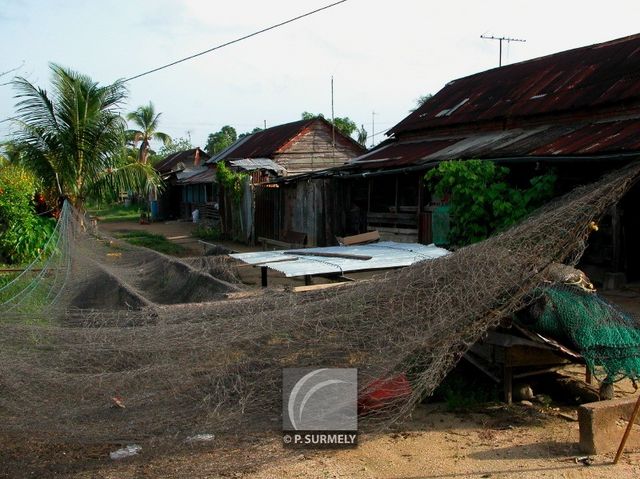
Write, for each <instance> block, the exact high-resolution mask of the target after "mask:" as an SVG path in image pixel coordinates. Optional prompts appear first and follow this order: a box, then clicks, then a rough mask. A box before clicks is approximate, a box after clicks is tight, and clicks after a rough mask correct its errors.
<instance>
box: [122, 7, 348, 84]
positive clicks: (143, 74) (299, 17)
mask: <svg viewBox="0 0 640 479" xmlns="http://www.w3.org/2000/svg"><path fill="white" fill-rule="evenodd" d="M346 1H347V0H340V1H339V2H334V3H331V4H329V5H325V6H324V7H320V8H317V9H316V10H312V11H310V12H307V13H303V14H302V15H298V16H297V17H293V18H290V19H289V20H285V21H284V22H280V23H276V24H275V25H271V26H270V27H266V28H263V29H262V30H258V31H257V32H253V33H250V34H249V35H245V36H243V37H240V38H236V39H235V40H231V41H229V42H226V43H222V44H221V45H218V46H215V47H213V48H209V49H208V50H204V51H202V52H199V53H195V54H193V55H190V56H188V57H185V58H181V59H180V60H176V61H174V62H171V63H167V64H166V65H162V66H160V67H158V68H154V69H153V70H148V71H146V72H144V73H140V74H139V75H134V76H132V77H129V78H125V80H124V81H125V82H128V81H131V80H135V79H136V78H140V77H143V76H145V75H149V74H150V73H155V72H157V71H160V70H164V69H165V68H169V67H172V66H174V65H177V64H178V63H182V62H186V61H187V60H192V59H194V58H196V57H199V56H202V55H205V54H207V53H210V52H212V51H215V50H219V49H221V48H224V47H227V46H229V45H233V44H234V43H238V42H241V41H242V40H246V39H247V38H251V37H255V36H256V35H260V34H261V33H265V32H268V31H269V30H273V29H275V28H278V27H282V26H283V25H286V24H288V23H292V22H295V21H296V20H300V19H301V18H305V17H308V16H310V15H313V14H315V13H318V12H321V11H323V10H327V9H329V8H331V7H335V6H336V5H340V4H341V3H344V2H346Z"/></svg>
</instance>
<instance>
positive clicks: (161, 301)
mask: <svg viewBox="0 0 640 479" xmlns="http://www.w3.org/2000/svg"><path fill="white" fill-rule="evenodd" d="M639 172H640V166H638V165H635V166H631V167H628V168H625V169H622V170H620V171H618V172H615V173H613V174H610V175H609V176H607V177H605V178H603V179H602V180H600V181H599V182H597V183H594V184H591V185H588V186H584V187H581V188H578V189H576V190H574V191H573V192H571V193H569V194H568V195H565V196H564V197H562V198H560V199H559V200H557V201H555V202H553V203H551V204H549V205H547V206H545V207H544V208H542V209H541V210H539V211H537V212H536V213H535V214H534V215H532V216H530V217H528V218H527V219H525V220H524V221H522V222H521V223H520V224H518V225H516V226H514V227H512V228H511V229H509V230H507V231H505V232H503V233H501V234H499V235H496V236H494V237H492V238H490V239H488V240H486V241H484V242H481V243H477V244H474V245H471V246H468V247H465V248H461V249H460V250H458V251H456V252H455V253H453V254H450V255H448V256H444V257H442V258H438V259H435V260H428V261H423V262H420V263H417V264H415V265H413V266H411V267H407V268H404V269H401V270H396V271H393V272H389V273H387V274H385V275H381V276H378V277H375V278H374V279H372V280H369V281H361V282H355V283H353V284H348V285H345V286H342V287H339V288H334V289H326V290H318V291H313V292H307V293H304V294H301V293H294V292H290V291H273V290H267V291H255V290H254V291H250V290H245V289H244V288H243V287H242V286H241V285H239V284H237V283H236V282H234V281H233V275H227V274H225V271H226V270H225V265H224V264H223V263H222V262H215V261H214V262H208V261H205V262H201V263H199V262H198V261H193V260H191V261H180V260H178V259H175V258H169V257H167V256H164V255H162V254H159V253H155V252H153V251H150V250H147V249H143V248H139V247H135V246H131V245H127V244H126V243H124V242H122V241H120V240H117V239H114V238H109V237H106V236H104V235H101V234H99V232H97V231H92V229H91V227H90V225H89V224H87V222H86V221H85V220H84V219H83V217H82V216H80V215H78V214H77V212H75V211H74V210H73V209H72V208H70V207H69V206H65V208H64V211H63V214H62V218H61V220H60V221H59V223H58V227H57V229H56V232H55V234H54V235H53V237H52V239H51V246H50V248H49V250H48V251H47V252H43V256H42V258H40V259H39V260H37V261H36V262H34V264H33V265H32V266H31V267H30V268H28V269H27V271H25V272H24V273H21V274H20V275H18V276H17V277H16V278H14V280H13V281H11V282H9V283H7V284H5V285H4V286H2V287H1V288H0V317H1V318H2V319H1V321H0V391H2V393H1V394H0V431H4V432H10V433H12V434H18V435H20V434H23V435H27V434H43V433H44V432H45V431H47V432H49V433H50V434H53V435H54V436H55V437H56V438H61V437H64V438H65V439H67V440H75V441H119V442H123V441H135V442H140V441H145V440H149V441H150V440H155V441H161V440H168V441H174V442H175V441H176V440H177V438H178V439H181V438H182V439H183V438H185V437H188V436H192V435H194V434H203V433H212V434H216V437H217V438H218V437H219V438H225V437H232V436H233V435H239V434H245V435H246V434H249V433H251V434H261V433H265V432H267V431H274V430H278V429H279V428H280V424H281V381H282V379H281V378H282V369H283V368H286V367H353V368H358V376H359V389H360V391H359V393H360V395H361V397H366V396H367V394H370V393H371V391H372V389H374V388H375V387H376V386H375V385H380V384H381V381H385V380H389V381H394V380H396V379H397V378H399V377H402V378H405V380H406V382H407V384H408V387H404V388H402V394H398V395H397V397H391V398H387V399H388V400H386V401H385V402H384V403H383V404H379V405H378V406H376V407H375V408H370V410H368V414H367V415H366V416H365V417H363V418H362V420H361V425H362V427H363V428H365V429H366V428H368V427H381V426H385V425H388V424H390V423H392V422H395V421H397V420H398V419H401V418H403V417H405V416H406V415H407V413H409V412H410V411H411V410H412V408H413V407H414V405H415V404H416V403H417V402H419V401H421V400H422V399H423V398H425V397H426V396H428V395H430V394H431V393H432V392H433V391H434V389H435V388H436V387H437V385H438V384H439V383H440V382H441V381H442V379H443V378H444V376H445V375H446V374H447V372H448V371H450V369H451V368H452V367H453V366H454V365H455V364H456V362H457V361H458V360H459V358H460V357H461V356H462V354H464V352H465V351H466V350H467V349H468V348H469V347H470V346H471V345H472V344H473V343H474V342H475V341H477V340H478V339H479V338H481V337H482V335H483V334H484V333H485V332H486V331H487V329H488V328H490V327H492V326H495V325H497V324H498V323H499V322H500V321H501V320H502V319H503V318H505V317H508V316H509V315H511V314H513V313H514V312H516V311H518V310H520V309H521V308H523V307H525V306H526V305H528V304H530V303H532V302H533V301H535V300H536V299H537V296H536V294H535V293H533V292H535V291H538V290H539V289H540V288H541V287H542V286H544V285H545V284H546V281H547V279H546V274H547V270H548V267H549V266H550V265H552V264H554V263H565V264H571V265H575V263H576V262H577V261H578V259H579V258H580V256H581V254H582V253H583V251H584V249H585V247H586V242H587V238H588V237H589V235H590V233H591V232H592V229H591V227H590V223H591V222H592V221H597V220H598V219H599V218H600V217H601V216H602V215H603V214H604V213H605V212H606V210H607V209H608V208H609V207H610V206H611V205H612V204H614V203H615V202H616V201H618V200H619V199H620V198H621V197H622V195H624V193H625V192H626V191H627V190H628V189H629V188H630V186H631V185H632V184H633V183H634V181H635V180H636V178H637V177H638V174H639ZM225 278H226V280H225ZM631 354H635V352H634V351H632V353H631ZM223 440H224V439H221V441H223Z"/></svg>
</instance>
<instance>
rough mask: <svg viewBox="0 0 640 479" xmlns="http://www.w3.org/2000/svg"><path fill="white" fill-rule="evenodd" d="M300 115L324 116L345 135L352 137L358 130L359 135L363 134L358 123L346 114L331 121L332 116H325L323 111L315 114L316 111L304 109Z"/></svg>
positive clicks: (305, 116)
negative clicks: (311, 111)
mask: <svg viewBox="0 0 640 479" xmlns="http://www.w3.org/2000/svg"><path fill="white" fill-rule="evenodd" d="M300 116H301V117H302V119H303V120H312V119H313V118H324V119H325V120H327V121H328V122H329V123H332V124H333V125H334V126H335V127H336V130H338V131H339V132H340V133H342V134H343V135H345V136H349V137H350V136H351V135H353V133H354V132H356V131H358V136H359V137H360V135H361V132H360V131H359V130H358V125H356V122H355V121H353V120H352V119H351V118H349V117H348V116H344V117H339V116H337V117H335V118H334V120H333V121H331V118H325V116H324V115H323V114H322V113H318V114H315V113H310V112H308V111H303V112H302V114H301V115H300ZM363 130H364V127H363ZM365 142H366V138H365Z"/></svg>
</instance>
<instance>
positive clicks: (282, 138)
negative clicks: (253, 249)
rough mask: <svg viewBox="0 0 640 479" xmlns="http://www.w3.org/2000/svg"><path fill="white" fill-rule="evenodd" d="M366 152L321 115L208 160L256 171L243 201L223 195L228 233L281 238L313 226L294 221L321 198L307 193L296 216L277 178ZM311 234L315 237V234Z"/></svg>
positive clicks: (246, 237) (255, 135) (240, 143)
mask: <svg viewBox="0 0 640 479" xmlns="http://www.w3.org/2000/svg"><path fill="white" fill-rule="evenodd" d="M365 151H366V150H365V148H364V147H363V146H361V145H360V144H359V143H357V142H356V141H355V140H353V139H352V138H350V137H349V136H346V135H344V134H342V133H340V132H339V131H338V130H334V128H333V126H332V125H331V124H330V123H329V122H328V121H327V120H325V119H324V118H320V117H319V118H313V119H310V120H299V121H295V122H292V123H286V124H283V125H278V126H274V127H272V128H267V129H266V130H262V131H259V132H257V133H253V134H251V135H249V136H246V137H244V138H241V139H239V140H238V141H236V142H235V143H234V144H233V145H231V146H230V147H228V148H227V149H225V150H224V151H222V152H221V153H219V154H218V155H216V156H214V157H212V158H211V159H210V160H208V161H207V164H208V165H210V166H213V165H217V164H219V163H220V162H224V163H225V164H226V165H228V166H229V168H230V169H232V170H235V171H239V172H244V173H248V174H249V175H250V180H249V181H248V182H246V184H245V185H244V186H243V188H244V190H243V197H242V201H240V202H239V203H237V204H233V202H232V201H231V200H230V198H229V197H228V195H224V194H223V195H221V217H222V223H223V232H224V233H225V234H226V235H227V236H228V237H232V238H234V239H237V240H240V241H243V242H247V243H254V242H255V241H256V240H257V238H258V237H268V238H275V239H277V238H279V237H280V236H281V235H284V234H286V232H287V231H289V230H293V229H295V228H296V227H297V228H299V229H308V227H309V225H306V224H300V223H299V222H298V223H295V222H294V223H292V222H291V219H292V218H294V217H295V218H304V217H305V215H306V214H307V213H306V212H307V210H313V209H314V208H315V207H316V205H319V204H320V203H321V202H320V199H319V198H316V197H315V196H313V193H311V196H309V195H307V196H304V197H301V199H300V203H299V204H297V205H295V207H294V209H295V215H294V213H292V212H291V211H285V210H284V209H280V208H279V205H280V204H281V202H280V191H279V190H278V184H276V183H273V181H274V180H277V179H279V178H286V177H289V176H291V175H296V174H298V175H299V174H303V173H311V172H317V171H322V170H326V169H328V168H331V167H335V166H340V165H343V164H344V163H345V162H347V161H349V160H351V159H352V158H355V157H356V156H359V155H361V154H363V153H364V152H365ZM267 183H268V184H267ZM288 204H292V203H288ZM323 204H324V203H323ZM312 217H315V214H314V215H312ZM311 238H312V241H315V236H314V235H313V233H311ZM322 241H324V240H322ZM314 244H315V242H314Z"/></svg>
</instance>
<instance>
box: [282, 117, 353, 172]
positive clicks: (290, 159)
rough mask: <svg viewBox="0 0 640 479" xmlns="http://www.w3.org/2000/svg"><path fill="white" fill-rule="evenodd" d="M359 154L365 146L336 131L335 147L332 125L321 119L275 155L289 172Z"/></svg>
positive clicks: (336, 163)
mask: <svg viewBox="0 0 640 479" xmlns="http://www.w3.org/2000/svg"><path fill="white" fill-rule="evenodd" d="M360 154H362V150H361V149H359V148H358V146H357V145H355V144H353V143H351V142H350V141H349V140H346V139H344V138H340V135H339V134H338V133H337V132H336V145H335V148H334V147H333V144H332V133H331V127H330V126H328V125H327V124H326V123H324V122H320V121H318V122H315V123H314V124H312V125H311V126H310V127H309V128H308V129H307V130H305V131H304V132H302V133H301V134H300V135H298V136H297V137H295V138H294V139H293V140H292V141H290V142H289V144H288V145H285V146H284V147H283V148H282V149H281V151H279V152H277V153H276V154H275V155H274V157H273V159H274V161H275V162H276V163H278V164H280V165H282V166H283V167H284V168H286V169H287V173H288V174H296V173H304V172H308V171H314V170H322V169H324V168H330V167H333V166H340V165H343V164H344V163H345V162H346V161H348V160H350V159H352V158H355V157H356V156H358V155H360Z"/></svg>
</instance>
